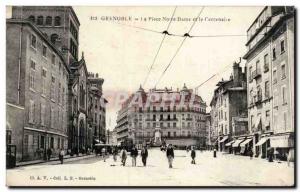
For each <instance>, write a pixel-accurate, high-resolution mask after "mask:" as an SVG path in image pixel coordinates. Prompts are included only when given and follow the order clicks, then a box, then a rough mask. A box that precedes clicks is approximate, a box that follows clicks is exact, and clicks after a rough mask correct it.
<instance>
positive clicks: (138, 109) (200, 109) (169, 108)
mask: <svg viewBox="0 0 300 192" xmlns="http://www.w3.org/2000/svg"><path fill="white" fill-rule="evenodd" d="M144 110H146V109H144ZM177 110H178V111H190V110H194V111H197V112H202V113H205V109H203V108H198V107H189V106H187V107H184V106H183V107H181V108H179V107H178V108H177V106H173V110H172V111H177ZM150 111H151V110H150V107H147V112H150ZM164 111H166V112H170V111H171V107H170V106H168V107H167V108H164V107H160V108H156V106H152V112H164ZM134 112H143V108H142V107H139V108H137V107H135V108H134Z"/></svg>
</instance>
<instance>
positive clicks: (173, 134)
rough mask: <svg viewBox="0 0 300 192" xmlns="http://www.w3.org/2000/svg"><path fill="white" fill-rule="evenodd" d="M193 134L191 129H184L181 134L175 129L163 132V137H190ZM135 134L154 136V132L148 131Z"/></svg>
mask: <svg viewBox="0 0 300 192" xmlns="http://www.w3.org/2000/svg"><path fill="white" fill-rule="evenodd" d="M191 134H192V133H191V132H190V131H187V132H185V131H182V132H181V134H180V133H179V134H177V132H176V131H174V132H170V131H169V132H165V133H164V132H163V134H162V136H163V137H177V136H183V137H189V136H191ZM194 135H200V133H199V132H197V133H194ZM135 136H136V137H153V136H154V133H152V132H147V133H143V132H136V133H135Z"/></svg>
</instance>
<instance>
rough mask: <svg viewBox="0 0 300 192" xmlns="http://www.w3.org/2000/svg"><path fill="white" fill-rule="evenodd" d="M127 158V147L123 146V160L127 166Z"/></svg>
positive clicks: (123, 163)
mask: <svg viewBox="0 0 300 192" xmlns="http://www.w3.org/2000/svg"><path fill="white" fill-rule="evenodd" d="M126 159H127V151H126V149H125V148H124V147H123V149H122V151H121V162H122V165H123V166H125V164H126Z"/></svg>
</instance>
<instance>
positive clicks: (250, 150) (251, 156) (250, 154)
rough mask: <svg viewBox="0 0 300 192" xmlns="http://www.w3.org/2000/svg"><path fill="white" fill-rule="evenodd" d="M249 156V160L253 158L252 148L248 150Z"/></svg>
mask: <svg viewBox="0 0 300 192" xmlns="http://www.w3.org/2000/svg"><path fill="white" fill-rule="evenodd" d="M249 156H250V159H252V158H253V149H252V148H249Z"/></svg>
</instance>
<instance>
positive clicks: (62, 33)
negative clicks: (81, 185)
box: [6, 6, 107, 161]
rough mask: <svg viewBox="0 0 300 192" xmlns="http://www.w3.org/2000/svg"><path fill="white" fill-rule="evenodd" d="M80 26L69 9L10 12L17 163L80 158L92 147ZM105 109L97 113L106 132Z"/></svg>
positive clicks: (10, 123)
mask: <svg viewBox="0 0 300 192" xmlns="http://www.w3.org/2000/svg"><path fill="white" fill-rule="evenodd" d="M79 26H80V23H79V20H78V18H77V16H76V14H75V12H74V10H73V8H72V7H69V6H13V7H12V18H11V19H7V40H6V47H7V60H6V61H7V95H6V96H7V123H6V124H7V125H6V129H7V130H6V133H7V144H8V146H7V147H8V149H9V148H10V147H11V146H10V145H14V146H16V151H17V153H16V156H17V161H26V160H35V159H43V158H45V157H46V150H47V149H51V150H52V156H57V154H58V151H59V149H61V148H64V149H65V150H66V149H68V150H67V153H71V154H79V153H85V152H86V151H87V149H88V148H91V146H92V140H93V138H92V135H93V134H94V133H93V131H95V130H91V129H92V127H91V126H88V122H87V120H88V117H89V116H90V115H93V114H92V113H89V111H88V106H89V103H88V102H89V100H88V95H89V93H92V92H93V91H92V89H93V87H92V86H91V87H90V86H89V81H88V71H87V67H86V63H85V60H84V56H83V54H82V57H81V59H80V60H78V47H79V43H78V37H79ZM16 74H18V78H15V75H16ZM91 82H92V81H91ZM102 83H103V81H102ZM102 83H101V94H102ZM90 88H91V91H89V90H90ZM106 103H107V101H106V100H105V102H104V104H101V105H100V109H99V110H100V112H99V113H101V116H104V117H101V127H103V129H105V104H106ZM16 119H17V120H16ZM101 132H102V133H103V135H105V130H101Z"/></svg>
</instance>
